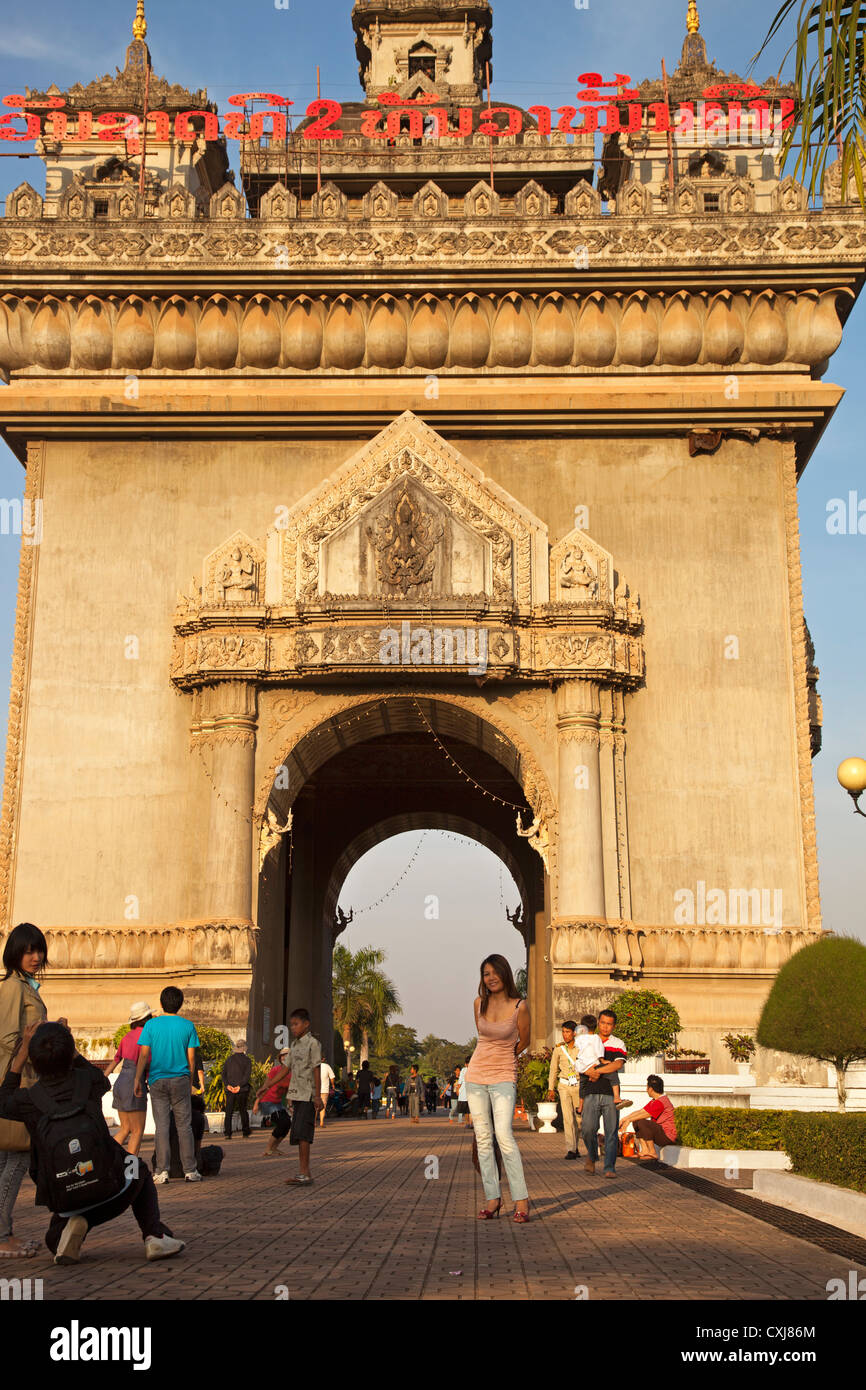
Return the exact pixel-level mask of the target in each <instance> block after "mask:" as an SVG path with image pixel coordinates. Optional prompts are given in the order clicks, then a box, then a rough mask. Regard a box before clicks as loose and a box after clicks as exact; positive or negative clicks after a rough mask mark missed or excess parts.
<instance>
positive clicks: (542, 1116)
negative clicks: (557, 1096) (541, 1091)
mask: <svg viewBox="0 0 866 1390" xmlns="http://www.w3.org/2000/svg"><path fill="white" fill-rule="evenodd" d="M538 1118H539V1120H542V1121H543V1122H544V1123H543V1124H542V1125H541V1126H540V1128H539V1131H538V1132H539V1134H555V1133H556V1130H555V1129H554V1128H553V1124H552V1121H553V1120H555V1119H556V1103H555V1101H552V1100H542V1101H540V1102H539V1106H538Z"/></svg>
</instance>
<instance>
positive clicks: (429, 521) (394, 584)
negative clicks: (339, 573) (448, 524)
mask: <svg viewBox="0 0 866 1390" xmlns="http://www.w3.org/2000/svg"><path fill="white" fill-rule="evenodd" d="M443 529H444V528H443V525H442V522H441V521H437V520H436V519H435V518H434V517H432V516H431V515H430V514H429V513H428V512H424V511H422V510H421V509H420V507H419V506H417V504H416V503H415V502H414V501H413V499H412V498H411V497H410V496H409V493H408V491H404V492H403V493H402V495H401V497H400V500H399V502H398V503H397V506H396V508H395V510H394V514H393V516H391V517H388V518H385V519H382V520H380V521H379V522H378V523H377V525H376V529H375V532H374V530H373V527H372V526H368V527H367V535H368V536H369V538H370V540H371V542H372V544H373V547H374V549H375V551H376V570H377V573H378V575H379V579H380V581H381V583H382V584H383V585H384V586H385V589H386V591H387V592H388V593H389V594H390V593H394V594H399V595H400V597H402V598H405V597H406V595H407V594H408V593H409V591H410V590H411V589H418V588H420V587H421V585H423V584H429V583H430V580H431V579H432V578H433V570H434V568H435V565H436V547H437V545H438V544H439V542H440V541H441V539H442V533H443Z"/></svg>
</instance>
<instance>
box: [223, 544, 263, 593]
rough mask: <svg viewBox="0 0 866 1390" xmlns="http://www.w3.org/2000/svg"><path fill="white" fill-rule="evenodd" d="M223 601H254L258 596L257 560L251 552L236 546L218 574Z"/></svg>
mask: <svg viewBox="0 0 866 1390" xmlns="http://www.w3.org/2000/svg"><path fill="white" fill-rule="evenodd" d="M217 585H218V587H219V588H220V589H222V596H223V597H222V601H223V603H254V602H255V598H256V587H257V586H256V562H255V560H254V559H253V557H252V555H250V554H249V552H244V551H242V550H241V549H240V547H239V546H236V547H235V549H234V550H233V551H232V553H231V555H230V556H229V558H228V560H227V561H226V562H225V564H224V565H223V566H222V567H221V569H220V571H219V574H218V575H217Z"/></svg>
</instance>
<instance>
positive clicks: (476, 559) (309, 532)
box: [270, 411, 547, 604]
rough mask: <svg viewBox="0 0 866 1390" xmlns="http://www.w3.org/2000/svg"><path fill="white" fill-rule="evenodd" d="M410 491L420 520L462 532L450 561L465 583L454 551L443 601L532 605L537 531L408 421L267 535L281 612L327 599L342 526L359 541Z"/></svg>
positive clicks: (464, 463)
mask: <svg viewBox="0 0 866 1390" xmlns="http://www.w3.org/2000/svg"><path fill="white" fill-rule="evenodd" d="M413 484H414V492H415V495H420V496H423V497H424V498H425V500H424V502H423V504H422V509H423V510H426V511H429V510H431V509H432V510H438V511H439V512H440V514H442V515H444V514H445V513H446V512H447V514H448V516H449V517H450V522H449V524H450V526H451V527H452V534H453V528H455V527H458V528H462V538H463V539H462V540H461V542H460V546H459V548H458V552H457V554H458V558H459V557H462V558H461V559H460V565H461V567H463V569H462V572H463V575H464V576H465V578H464V579H463V581H462V583H461V581H460V577H459V574H458V575H457V576H456V577H455V572H454V556H455V551H454V542H453V541H452V549H451V556H452V559H451V567H452V568H451V578H450V580H449V581H448V587H447V589H446V592H451V593H454V594H458V593H461V592H462V593H464V594H465V593H477V592H478V591H479V589H483V590H484V591H485V592H487V593H489V594H490V596H491V597H492V598H493V599H494V600H495V601H496V602H498V603H513V602H515V601H517V602H519V603H521V604H529V603H530V602H531V601H532V588H531V586H532V573H533V571H532V564H531V556H532V552H533V545H534V544H535V543H536V541H535V538H536V537H540V535H541V534H542V533H543V532H544V528H543V527H542V524H541V523H540V522H538V521H537V519H536V518H532V517H530V516H529V514H528V513H525V512H521V509H520V508H519V507H517V505H516V504H515V503H514V501H513V499H510V498H508V496H507V494H505V493H504V492H503V491H502V490H501V489H499V488H497V487H496V486H495V485H494V484H492V483H491V482H490V480H489V479H487V478H485V477H484V475H483V474H482V473H481V472H480V470H478V469H476V468H475V467H474V466H473V465H472V464H470V463H469V462H468V460H466V459H464V458H463V457H462V456H461V455H459V454H458V453H457V451H456V450H455V449H453V448H452V447H451V446H450V445H448V444H447V443H446V442H445V440H443V439H442V438H441V436H440V435H438V434H436V433H435V431H433V430H431V429H430V428H429V426H427V425H425V424H424V423H423V422H422V421H420V420H419V419H418V418H417V417H416V416H414V415H412V413H411V412H409V411H407V412H405V413H404V414H403V415H401V416H399V417H398V418H397V419H396V420H395V421H394V422H393V423H392V424H391V425H389V426H388V427H387V428H386V429H385V430H383V431H382V432H381V434H379V435H378V436H377V437H376V438H375V439H374V440H372V441H371V443H370V444H368V445H366V446H365V447H364V448H363V449H362V450H360V451H359V453H358V454H356V455H355V456H354V458H352V459H350V460H349V461H348V462H347V463H346V464H344V465H343V467H342V468H341V469H340V470H339V471H338V472H337V473H335V474H333V475H332V477H331V479H329V480H328V481H327V482H326V483H325V484H323V485H322V486H321V487H320V488H318V489H316V491H315V492H314V493H313V494H312V496H311V498H309V499H305V500H304V501H303V502H301V503H300V504H299V505H298V507H296V508H295V509H294V510H293V512H292V513H290V515H289V517H288V519H287V522H286V527H285V529H284V530H280V531H277V532H275V533H274V536H273V541H272V542H271V543H270V544H271V545H272V547H273V549H274V552H275V554H276V552H277V551H279V552H281V553H282V566H281V570H282V575H283V586H284V593H283V602H284V603H292V602H295V601H296V600H297V599H301V600H303V601H305V602H311V601H316V599H317V596H321V595H323V594H324V593H325V592H327V591H328V590H330V591H331V592H334V590H333V588H332V585H331V582H330V580H328V578H327V575H328V573H329V570H330V572H333V573H336V574H338V575H339V574H341V573H343V570H342V569H341V563H342V562H341V561H340V553H341V552H340V548H339V543H340V539H341V537H344V536H346V535H347V533H348V532H347V528H348V527H349V525H350V524H351V525H354V526H355V527H356V529H358V530H359V531H360V527H361V524H362V521H363V520H364V517H363V514H364V513H365V512H366V511H368V510H369V511H375V508H376V506H377V505H383V500H384V499H385V498H386V497H388V496H389V495H390V493H391V492H392V491H393V490H396V489H397V488H398V487H400V488H401V489H402V488H404V487H406V486H410V487H411V486H412V485H413ZM394 500H395V505H396V501H397V499H396V498H395V499H394ZM364 524H366V522H365V523H364ZM351 545H352V548H353V547H354V542H352V543H351ZM479 547H481V550H480V549H479ZM482 550H483V552H484V553H486V555H487V557H488V559H487V561H486V565H487V567H488V568H487V570H486V574H487V576H488V577H487V578H486V579H485V580H484V581H483V582H482V583H481V584H480V585H479V584H478V583H476V576H477V575H478V574H479V573H483V572H484V571H479V564H480V563H481V553H482ZM323 559H324V562H325V565H326V568H325V572H324V573H323V569H322V566H323ZM347 563H348V562H347ZM348 572H351V571H350V569H349V571H348ZM545 579H546V576H545ZM544 589H545V591H546V589H547V585H546V583H545V584H544ZM336 592H343V593H345V592H346V589H345V587H343V588H341V589H338V590H336ZM356 592H357V589H356ZM361 592H364V590H363V589H362V590H361ZM545 597H546V593H545Z"/></svg>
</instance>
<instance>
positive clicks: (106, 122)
mask: <svg viewBox="0 0 866 1390" xmlns="http://www.w3.org/2000/svg"><path fill="white" fill-rule="evenodd" d="M578 81H579V82H581V83H583V84H585V85H584V86H582V87H581V89H580V90H579V91H578V92H577V94H576V97H575V100H576V102H577V103H578V105H576V106H559V107H557V108H556V109H555V110H553V109H551V107H549V106H530V107H529V108H528V112H529V115H530V116H532V117H533V118H534V120H535V125H534V126H532V127H531V128H532V129H534V130H537V131H538V132H539V134H541V135H542V136H549V135H550V134H551V132H552V131H553V130H557V131H561V132H563V133H565V134H569V135H591V134H595V133H596V132H599V133H601V134H602V135H612V134H614V133H616V132H617V131H623V132H626V133H633V134H634V133H637V132H638V131H642V130H648V131H651V132H652V131H659V132H666V131H671V132H672V133H673V134H674V135H676V136H677V137H678V138H680V139H688V138H689V136H690V135H691V134H692V133H693V132H696V131H700V132H702V133H703V134H704V135H705V136H707V137H709V138H715V139H719V140H721V139H724V138H725V137H726V136H728V137H729V138H732V139H736V138H737V136H738V134H739V132H740V128H741V126H742V124H743V123H744V121H745V122H749V123H751V124H754V125H756V126H757V127H759V128H760V132H761V135H762V138H764V137H765V136H767V135H769V134H771V133H773V134H775V132H776V131H777V130H787V129H788V127H789V126H791V125H792V124H793V123H794V120H795V115H794V101H793V99H791V98H789V97H783V98H781V99H780V100H779V101H778V102H777V101H776V100H775V99H774V98H773V97H772V94H768V93H767V92H765V91H763V90H762V89H761V88H760V87H756V86H753V85H752V84H750V83H745V82H733V83H719V84H717V85H715V86H712V87H707V88H706V89H705V90H704V92H703V94H702V96H703V99H702V100H701V101H698V102H691V101H690V102H682V101H681V102H677V103H668V102H664V101H650V102H645V101H641V99H640V92H639V91H638V90H637V89H636V88H633V87H631V86H630V83H631V78H630V77H628V76H627V75H626V74H624V73H615V74H614V76H613V78H612V80H610V81H608V82H605V81H603V79H602V76H601V74H600V73H596V72H584V73H581V74H580V76H579V78H578ZM378 99H379V103H380V104H379V106H378V108H375V107H374V108H371V109H370V110H368V111H365V112H364V114H363V116H362V118H361V129H360V133H361V135H362V136H364V137H365V138H366V139H368V140H383V141H386V142H389V143H393V142H395V141H396V140H397V139H398V138H399V137H400V136H401V135H408V136H409V137H410V138H413V139H416V140H418V139H422V138H423V137H424V136H429V137H431V138H433V139H451V140H466V139H468V138H469V137H470V136H472V135H474V134H476V133H480V134H482V135H487V136H489V137H490V138H491V139H494V140H495V139H501V138H502V137H504V136H515V135H519V134H520V133H521V132H522V130H523V129H524V118H523V112H522V111H520V110H519V109H518V108H517V107H514V106H495V105H487V106H482V107H480V108H479V107H471V106H461V107H459V108H458V111H457V119H456V123H453V122H452V119H451V117H450V115H449V112H448V110H447V108H446V107H445V106H442V105H440V104H439V102H440V98H439V97H437V96H436V95H435V94H431V95H429V96H425V97H418V98H416V99H410V98H405V97H401V96H399V95H398V94H397V93H395V92H382V93H380V95H379V98H378ZM259 101H261V102H265V103H266V106H265V107H264V109H258V110H257V109H255V108H253V107H252V106H251V107H250V110H249V111H248V110H247V109H246V108H247V105H248V104H250V103H253V102H259ZM2 104H3V106H4V107H6V108H7V114H4V115H0V140H7V141H14V142H17V143H23V142H28V141H33V140H37V139H39V138H40V136H42V135H47V136H50V138H51V139H52V140H55V141H63V140H67V139H69V140H91V139H93V138H94V137H95V138H96V139H97V140H104V141H112V142H117V141H119V140H124V141H126V142H127V145H128V147H129V152H130V153H132V154H135V153H138V152H139V150H140V147H141V140H142V136H143V125H144V117H143V114H141V113H135V112H131V111H106V112H102V113H100V114H99V115H98V116H94V114H93V112H91V111H78V112H76V113H75V115H74V116H70V115H68V114H67V112H66V111H65V110H64V109H63V108H64V105H65V102H64V99H63V98H62V97H59V96H56V97H49V98H48V99H47V100H46V101H41V102H39V101H32V100H29V99H28V98H26V97H23V96H21V95H15V94H12V95H9V96H5V97H3V101H2ZM294 104H295V103H294V102H293V101H291V100H289V99H288V98H287V97H283V96H280V95H279V94H277V93H274V92H237V93H235V94H234V95H233V96H230V97H229V105H230V106H232V107H235V108H236V109H235V110H233V111H230V112H228V113H226V114H225V115H224V116H223V118H222V123H220V118H219V117H218V116H217V115H216V113H215V112H213V111H180V112H177V113H176V114H175V116H174V118H173V120H172V118H171V117H170V116H169V114H168V113H167V112H165V111H148V113H147V122H148V134H149V137H150V138H152V139H155V140H156V141H157V142H164V141H169V140H171V139H172V138H173V139H174V140H176V141H179V142H182V143H190V144H192V143H194V142H195V141H196V140H200V139H202V138H203V139H205V140H217V139H219V138H220V136H222V137H223V138H224V139H226V140H237V141H239V142H240V143H252V142H257V141H260V140H262V139H263V138H264V137H265V136H266V135H269V136H270V137H271V139H272V140H275V141H284V140H286V139H287V138H288V134H289V119H290V118H289V112H290V108H291V107H293V106H294ZM777 106H778V115H779V119H778V122H775V121H774V116H775V111H776V107H777ZM749 113H754V114H753V115H751V116H750V114H749ZM304 114H305V116H306V118H307V120H308V122H309V124H307V125H306V126H304V127H303V129H301V130H298V131H297V132H295V136H294V138H295V139H299V140H305V141H306V140H309V141H318V140H342V139H343V138H344V135H345V132H344V130H343V129H342V128H341V126H340V124H339V122H340V120H341V118H342V115H343V107H342V105H341V103H340V102H338V101H332V100H330V99H329V98H327V97H319V98H317V99H316V100H315V101H312V102H310V104H309V106H308V107H307V108H306V111H305V113H304ZM554 116H557V117H558V118H559V119H558V120H557V121H556V124H555V125H554ZM578 116H579V117H580V120H579V121H578V120H576V118H577V117H578ZM16 122H20V123H21V125H22V126H23V129H15V128H14V126H15V123H16ZM151 127H152V128H153V129H152V131H151Z"/></svg>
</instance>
